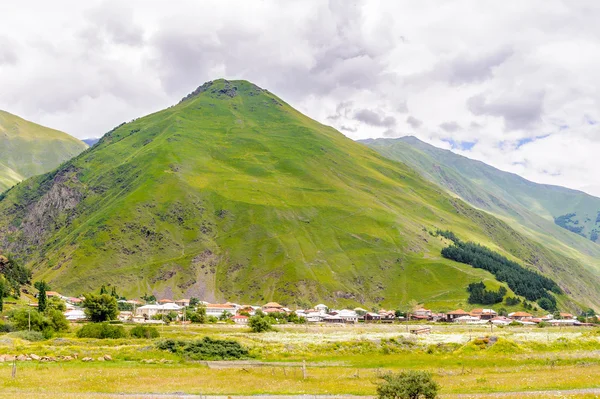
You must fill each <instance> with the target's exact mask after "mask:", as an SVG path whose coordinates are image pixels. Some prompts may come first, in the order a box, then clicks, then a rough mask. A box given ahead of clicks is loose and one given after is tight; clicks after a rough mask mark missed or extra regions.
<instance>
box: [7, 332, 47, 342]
mask: <svg viewBox="0 0 600 399" xmlns="http://www.w3.org/2000/svg"><path fill="white" fill-rule="evenodd" d="M11 336H12V337H15V338H21V339H24V340H26V341H31V342H35V341H43V340H44V339H45V337H44V334H42V333H41V332H39V331H17V332H14V333H11Z"/></svg>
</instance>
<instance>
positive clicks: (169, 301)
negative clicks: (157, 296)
mask: <svg viewBox="0 0 600 399" xmlns="http://www.w3.org/2000/svg"><path fill="white" fill-rule="evenodd" d="M158 303H159V304H161V305H162V304H165V303H173V301H172V300H170V299H161V300H159V301H158Z"/></svg>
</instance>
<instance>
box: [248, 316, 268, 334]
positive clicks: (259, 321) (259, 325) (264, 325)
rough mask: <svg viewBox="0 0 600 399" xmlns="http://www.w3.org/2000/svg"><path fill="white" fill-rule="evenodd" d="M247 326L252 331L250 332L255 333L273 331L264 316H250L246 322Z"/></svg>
mask: <svg viewBox="0 0 600 399" xmlns="http://www.w3.org/2000/svg"><path fill="white" fill-rule="evenodd" d="M248 325H249V326H250V328H251V329H252V332H255V333H261V332H265V331H271V330H272V329H273V327H271V323H270V322H269V319H268V318H266V317H264V316H260V315H255V316H252V317H251V318H250V319H249V320H248Z"/></svg>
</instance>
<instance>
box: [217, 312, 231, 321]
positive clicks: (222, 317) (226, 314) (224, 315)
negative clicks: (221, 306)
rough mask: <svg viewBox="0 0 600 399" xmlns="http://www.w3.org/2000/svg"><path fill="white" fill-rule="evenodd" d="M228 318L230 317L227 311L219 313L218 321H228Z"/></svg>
mask: <svg viewBox="0 0 600 399" xmlns="http://www.w3.org/2000/svg"><path fill="white" fill-rule="evenodd" d="M230 317H231V313H229V312H228V311H226V310H224V311H223V313H221V315H220V316H219V320H220V321H225V320H229V318H230Z"/></svg>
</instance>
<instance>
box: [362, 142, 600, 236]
mask: <svg viewBox="0 0 600 399" xmlns="http://www.w3.org/2000/svg"><path fill="white" fill-rule="evenodd" d="M363 143H364V144H367V145H368V146H369V147H371V148H373V149H375V150H377V151H378V152H380V153H381V154H383V155H385V156H387V157H389V158H391V159H395V160H398V161H401V162H404V163H406V164H408V165H410V166H412V167H413V168H415V169H416V170H418V171H419V172H420V173H422V174H423V176H424V177H426V178H427V179H429V180H431V181H433V182H435V183H436V184H439V185H440V186H442V187H445V188H447V189H448V190H450V191H451V192H453V193H455V194H456V195H458V196H459V197H461V198H463V199H464V200H465V201H467V202H469V203H470V204H472V205H474V206H476V207H478V208H481V209H485V210H489V211H491V212H494V213H497V214H500V215H505V216H510V217H517V218H519V219H521V220H523V221H527V222H534V223H538V224H539V223H540V221H539V218H535V217H534V218H532V216H533V215H536V216H539V217H541V218H543V219H545V220H546V221H550V222H551V223H554V224H556V225H558V226H560V227H561V228H563V229H566V230H569V231H571V232H573V233H575V234H578V235H580V236H582V237H584V238H587V239H589V240H591V241H594V242H600V239H599V238H598V233H599V232H600V198H597V197H593V196H591V195H588V194H586V193H584V192H581V191H577V190H571V189H568V188H564V187H559V186H552V185H546V184H538V183H533V182H531V181H529V180H526V179H524V178H522V177H520V176H518V175H516V174H513V173H508V172H504V171H501V170H498V169H496V168H494V167H492V166H489V165H486V164H485V163H483V162H480V161H475V160H472V159H469V158H466V157H463V156H461V155H458V154H455V153H453V152H451V151H448V150H443V149H441V148H437V147H434V146H432V145H429V144H427V143H424V142H422V141H420V140H419V139H417V138H416V137H402V138H399V139H376V140H364V141H363ZM532 219H533V220H532ZM545 228H547V227H545Z"/></svg>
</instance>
